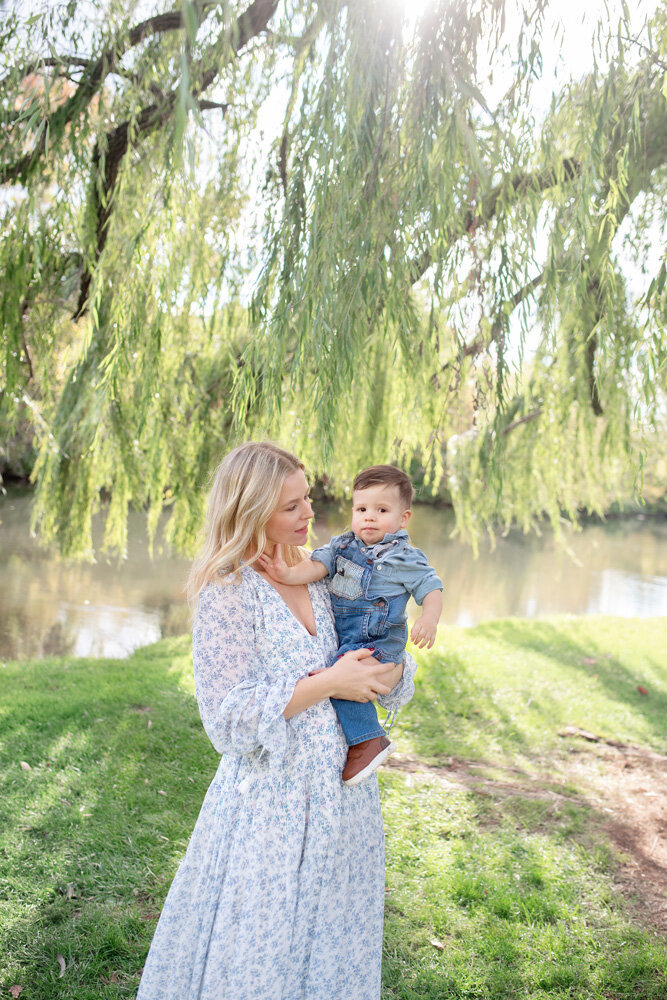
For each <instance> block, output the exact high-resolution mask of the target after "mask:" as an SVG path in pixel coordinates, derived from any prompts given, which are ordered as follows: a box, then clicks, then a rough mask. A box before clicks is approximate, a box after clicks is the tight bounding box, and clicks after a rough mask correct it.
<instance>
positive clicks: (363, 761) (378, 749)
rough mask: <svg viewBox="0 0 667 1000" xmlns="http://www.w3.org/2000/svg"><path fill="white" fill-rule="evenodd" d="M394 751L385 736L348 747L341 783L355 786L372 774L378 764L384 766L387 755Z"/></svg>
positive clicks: (393, 747)
mask: <svg viewBox="0 0 667 1000" xmlns="http://www.w3.org/2000/svg"><path fill="white" fill-rule="evenodd" d="M395 749H396V747H395V745H394V744H393V743H392V742H391V740H390V739H389V738H388V737H387V736H374V737H373V739H372V740H364V741H363V743H355V745H354V746H352V747H348V751H347V761H346V762H345V767H344V768H343V783H344V784H346V785H356V784H357V782H358V781H363V780H364V778H367V777H368V775H369V774H372V773H373V771H375V770H376V769H377V768H378V767H379V766H380V764H384V762H385V760H386V759H387V757H388V756H389V754H391V753H393V752H394V750H395Z"/></svg>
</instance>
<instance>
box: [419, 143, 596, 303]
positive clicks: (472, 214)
mask: <svg viewBox="0 0 667 1000" xmlns="http://www.w3.org/2000/svg"><path fill="white" fill-rule="evenodd" d="M580 173H581V164H580V163H579V161H578V160H575V159H573V158H572V157H570V156H565V157H563V159H562V161H561V163H560V164H559V165H558V166H557V167H545V168H544V169H543V170H538V171H536V172H535V173H519V174H515V175H514V176H513V177H510V178H509V181H501V182H500V184H497V185H496V187H495V188H494V189H493V190H492V191H491V192H490V193H489V194H488V195H487V196H486V197H485V198H483V199H482V203H481V206H480V210H479V211H474V210H473V209H468V210H467V211H466V212H465V213H464V214H463V215H462V216H461V217H460V218H459V219H458V221H456V222H455V223H454V225H453V226H452V228H451V230H450V232H449V234H448V235H449V239H448V240H447V241H446V247H445V249H447V250H449V249H450V248H451V247H452V246H454V244H455V243H456V241H457V240H459V239H460V238H461V237H462V236H464V235H465V234H466V233H468V232H470V230H471V229H473V228H474V229H478V228H479V227H480V225H486V224H488V223H489V222H491V220H492V219H493V217H494V216H495V214H496V209H497V208H498V202H499V201H500V198H501V196H502V194H503V193H504V192H505V191H506V189H507V186H508V183H509V187H510V189H511V190H512V191H513V193H514V194H515V195H516V196H517V197H519V196H520V195H522V194H525V192H526V191H531V190H532V191H547V190H548V189H549V188H550V187H553V186H554V184H557V183H558V182H559V181H560V180H561V179H562V178H564V179H565V180H566V181H571V180H574V178H575V177H578V176H579V174H580ZM435 263H436V257H435V256H434V255H433V252H432V251H431V250H430V249H428V250H424V251H423V252H422V253H421V254H420V255H419V257H416V258H414V260H413V261H412V265H411V282H412V284H413V285H414V284H416V283H417V282H418V281H419V280H420V279H421V278H423V277H424V275H425V274H426V272H427V271H428V269H429V267H431V265H432V264H435Z"/></svg>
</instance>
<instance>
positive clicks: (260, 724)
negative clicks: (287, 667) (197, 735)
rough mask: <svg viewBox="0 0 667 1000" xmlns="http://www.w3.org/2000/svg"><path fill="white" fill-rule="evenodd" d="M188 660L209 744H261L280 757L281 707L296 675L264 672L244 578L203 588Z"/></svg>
mask: <svg viewBox="0 0 667 1000" xmlns="http://www.w3.org/2000/svg"><path fill="white" fill-rule="evenodd" d="M192 659H193V666H194V675H195V688H196V692H197V702H198V705H199V712H200V715H201V719H202V723H203V725H204V729H205V730H206V733H207V735H208V737H209V739H210V741H211V743H212V744H213V746H214V747H215V749H216V750H217V751H218V752H219V753H242V754H243V753H250V752H251V751H252V750H255V749H256V748H257V747H263V748H265V749H266V750H269V751H270V752H271V754H272V756H274V755H275V759H280V758H281V757H282V755H283V754H284V752H285V749H286V746H287V740H288V735H289V729H288V724H287V721H286V719H285V717H284V715H283V710H284V708H285V706H286V705H287V704H288V702H289V700H290V698H291V697H292V694H293V692H294V686H295V683H296V679H295V678H294V677H293V676H288V675H281V676H279V677H277V678H276V679H272V678H270V677H268V676H267V674H266V671H265V670H264V667H263V663H262V661H261V659H260V658H259V657H258V655H257V652H256V649H255V618H254V613H253V595H252V593H251V592H250V591H249V588H248V586H247V584H246V583H245V582H244V581H241V582H238V583H229V584H224V585H218V584H209V585H208V586H207V587H205V588H204V590H203V591H202V593H201V595H200V598H199V606H198V609H197V613H196V615H195V621H194V626H193V631H192Z"/></svg>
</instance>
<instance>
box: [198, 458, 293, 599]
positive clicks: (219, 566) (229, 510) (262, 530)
mask: <svg viewBox="0 0 667 1000" xmlns="http://www.w3.org/2000/svg"><path fill="white" fill-rule="evenodd" d="M297 469H303V463H302V462H300V461H299V459H298V458H297V457H296V455H292V454H291V453H290V452H289V451H285V450H284V449H283V448H279V447H278V446H277V445H275V444H271V442H270V441H260V442H256V441H248V442H247V443H246V444H242V445H239V447H238V448H234V450H233V451H230V452H229V454H228V455H225V457H224V458H223V460H222V462H221V463H220V465H219V466H218V468H217V470H216V472H215V476H214V479H213V486H212V487H211V492H210V493H209V497H208V505H207V509H206V523H205V525H204V531H203V534H204V543H203V545H202V547H201V549H200V551H199V553H198V554H197V556H196V557H195V560H194V562H193V564H192V568H191V570H190V575H189V577H188V582H187V585H186V588H185V589H186V594H187V597H188V603H189V604H190V607H191V608H192V609H193V610H194V608H196V605H197V602H198V600H199V595H200V593H201V591H202V590H203V588H204V587H205V586H206V584H207V583H210V582H211V581H212V580H217V581H220V580H221V578H223V579H224V577H227V578H228V579H231V580H234V579H238V577H237V574H238V570H239V566H240V565H241V560H243V561H244V562H245V563H247V564H248V565H252V563H253V562H255V561H256V559H257V557H258V556H259V555H260V554H261V553H262V552H263V551H264V548H265V546H266V522H267V521H268V520H269V518H270V517H271V515H272V514H273V513H274V511H275V509H276V507H277V506H278V501H279V499H280V493H281V490H282V488H283V483H284V482H285V479H286V478H287V476H290V475H292V473H294V472H296V471H297ZM283 552H284V558H285V561H286V562H287V564H288V565H289V566H295V565H296V563H298V562H300V561H301V560H302V559H303V558H304V556H303V553H302V550H301V549H300V547H299V546H298V545H288V546H285V547H284V550H283Z"/></svg>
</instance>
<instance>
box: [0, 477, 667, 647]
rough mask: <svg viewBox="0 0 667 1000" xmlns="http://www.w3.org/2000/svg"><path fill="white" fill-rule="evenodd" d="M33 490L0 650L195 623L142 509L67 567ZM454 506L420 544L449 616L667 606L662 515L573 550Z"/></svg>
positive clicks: (8, 516)
mask: <svg viewBox="0 0 667 1000" xmlns="http://www.w3.org/2000/svg"><path fill="white" fill-rule="evenodd" d="M29 516H30V497H29V496H27V495H26V494H25V493H20V492H10V494H9V495H8V496H7V497H4V498H2V499H0V567H1V576H0V658H2V659H17V658H21V657H34V656H47V655H59V654H64V653H67V654H73V655H75V656H112V657H117V656H126V655H128V654H129V653H130V652H132V650H134V649H136V648H137V647H138V646H143V645H145V644H146V643H149V642H154V641H155V640H156V639H159V638H160V637H161V636H164V635H175V634H180V633H182V632H185V631H187V630H188V629H189V613H188V609H187V607H186V605H185V601H184V598H183V586H184V583H185V578H186V576H187V571H188V563H187V562H186V561H185V560H182V559H174V558H167V557H165V556H161V557H159V558H155V559H154V560H153V561H151V560H150V559H149V557H148V552H147V544H146V539H145V531H144V518H143V517H142V516H141V515H138V514H135V515H133V516H132V519H131V524H130V542H129V557H128V559H127V561H126V562H124V563H123V564H122V565H121V566H118V565H117V564H116V563H114V562H113V561H108V560H106V559H105V558H104V557H100V559H99V560H98V562H97V563H96V564H94V565H92V566H91V565H68V564H66V563H63V562H61V561H59V560H58V559H56V558H55V556H53V555H52V554H50V553H48V552H45V551H44V550H43V549H40V548H38V546H37V545H36V543H35V542H34V541H33V539H31V538H30V534H29V530H28V522H29ZM344 525H345V510H344V509H343V510H335V509H334V510H329V511H328V512H327V513H326V515H325V516H324V517H322V518H320V519H318V520H317V522H316V524H315V535H316V537H315V538H314V541H316V542H318V543H319V544H322V543H324V542H325V541H326V540H327V539H328V538H329V536H330V535H331V534H333V533H336V532H339V531H340V530H342V528H343V527H344ZM451 530H452V516H451V513H450V512H448V511H440V510H433V509H432V508H430V507H422V508H417V509H416V510H415V512H414V514H413V517H412V520H411V522H410V534H411V538H412V540H413V542H414V544H415V545H418V546H419V547H420V548H422V549H424V551H425V552H426V553H427V555H428V556H429V559H430V561H431V563H432V564H433V565H434V566H435V568H436V569H437V570H438V572H439V573H440V575H441V576H442V578H443V580H444V582H445V609H444V614H443V621H444V622H447V623H449V624H454V625H463V626H468V625H474V624H475V623H476V622H479V621H484V620H486V619H489V618H505V617H509V616H518V617H522V618H534V617H539V616H542V615H549V614H562V613H569V614H577V615H586V614H613V615H638V616H650V615H664V614H667V522H664V521H655V520H650V519H643V518H642V517H641V516H639V517H633V518H629V519H626V520H622V521H611V522H609V523H608V524H606V525H590V526H588V527H586V528H585V529H584V530H583V531H581V532H578V533H572V534H571V535H570V536H569V539H568V543H569V547H570V554H568V553H566V552H563V551H562V550H559V549H558V548H557V547H556V545H555V543H554V541H553V539H552V537H551V536H550V535H549V534H544V535H543V536H542V537H541V538H538V537H536V536H524V535H521V534H519V533H513V534H511V535H510V536H509V537H507V538H504V539H499V540H498V542H497V544H496V548H495V550H494V551H491V549H490V546H489V545H482V546H480V553H479V556H478V558H477V559H476V560H475V559H473V557H472V553H471V551H470V548H469V547H468V546H465V545H462V544H461V543H460V542H457V541H454V540H452V539H450V538H449V535H450V532H451Z"/></svg>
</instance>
